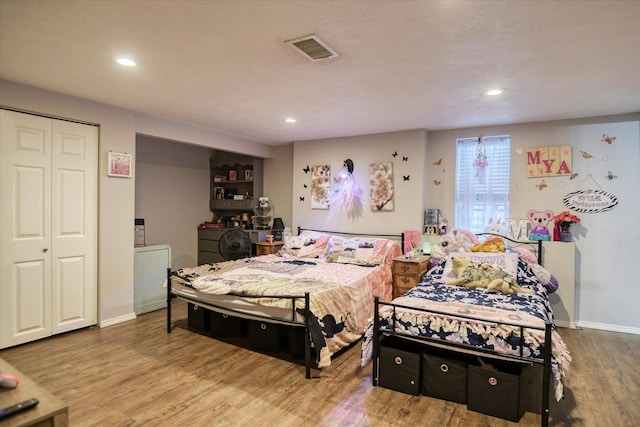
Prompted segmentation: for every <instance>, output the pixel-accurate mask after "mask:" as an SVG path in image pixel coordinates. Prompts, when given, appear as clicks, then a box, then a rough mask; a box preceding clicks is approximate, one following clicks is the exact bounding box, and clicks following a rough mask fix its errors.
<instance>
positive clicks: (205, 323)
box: [187, 303, 211, 333]
mask: <svg viewBox="0 0 640 427" xmlns="http://www.w3.org/2000/svg"><path fill="white" fill-rule="evenodd" d="M187 310H188V311H187V327H188V328H189V329H190V330H192V331H194V332H199V333H208V332H209V328H210V325H211V324H210V313H211V312H210V311H209V310H207V309H206V308H203V307H200V306H199V305H196V304H192V303H188V304H187Z"/></svg>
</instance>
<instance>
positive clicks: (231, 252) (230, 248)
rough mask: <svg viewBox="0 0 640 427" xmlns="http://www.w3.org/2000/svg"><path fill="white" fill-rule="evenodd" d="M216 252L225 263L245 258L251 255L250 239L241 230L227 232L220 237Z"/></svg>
mask: <svg viewBox="0 0 640 427" xmlns="http://www.w3.org/2000/svg"><path fill="white" fill-rule="evenodd" d="M218 252H220V255H222V257H223V258H224V259H225V260H227V261H230V260H234V259H240V258H246V257H248V256H249V255H250V254H251V239H250V238H249V235H248V234H247V233H245V232H244V231H242V230H229V231H227V232H225V233H224V234H223V235H222V236H220V241H219V242H218Z"/></svg>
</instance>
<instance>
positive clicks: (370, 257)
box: [329, 236, 391, 265]
mask: <svg viewBox="0 0 640 427" xmlns="http://www.w3.org/2000/svg"><path fill="white" fill-rule="evenodd" d="M333 245H334V246H333V248H332V252H331V254H330V255H329V260H330V261H332V262H339V263H343V264H359V265H380V264H382V263H383V262H384V260H385V257H386V255H387V252H388V251H389V248H390V247H391V241H390V240H389V239H369V238H360V237H354V238H349V239H345V238H340V237H335V236H334V238H333Z"/></svg>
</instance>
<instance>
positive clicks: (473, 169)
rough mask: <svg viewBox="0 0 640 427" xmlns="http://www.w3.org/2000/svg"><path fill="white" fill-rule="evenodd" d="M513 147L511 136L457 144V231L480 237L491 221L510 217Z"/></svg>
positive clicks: (485, 138) (462, 141)
mask: <svg viewBox="0 0 640 427" xmlns="http://www.w3.org/2000/svg"><path fill="white" fill-rule="evenodd" d="M479 141H481V142H479ZM510 147H511V137H510V136H509V135H504V136H488V137H484V136H483V137H481V139H480V140H479V139H478V138H461V139H458V140H457V150H456V157H457V161H456V209H455V226H456V227H457V228H463V229H467V230H470V231H471V232H473V233H480V232H482V231H483V230H484V229H485V227H486V226H487V225H488V224H489V219H493V221H497V220H499V219H501V220H502V221H504V220H505V219H506V218H508V217H509V175H510V163H511V162H510V160H511V154H510V153H511V149H510ZM483 160H486V162H485V163H484V164H485V166H484V167H483V166H482V164H483Z"/></svg>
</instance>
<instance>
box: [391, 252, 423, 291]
mask: <svg viewBox="0 0 640 427" xmlns="http://www.w3.org/2000/svg"><path fill="white" fill-rule="evenodd" d="M429 259H430V257H429V256H424V255H422V256H417V257H412V258H407V257H405V256H404V255H403V256H399V257H397V258H394V259H393V297H394V298H397V297H399V296H401V295H402V294H404V293H405V292H407V291H409V290H410V289H411V288H413V287H414V286H416V285H417V284H418V283H419V282H420V281H421V280H422V277H423V276H424V275H425V273H426V272H427V268H428V265H429Z"/></svg>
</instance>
